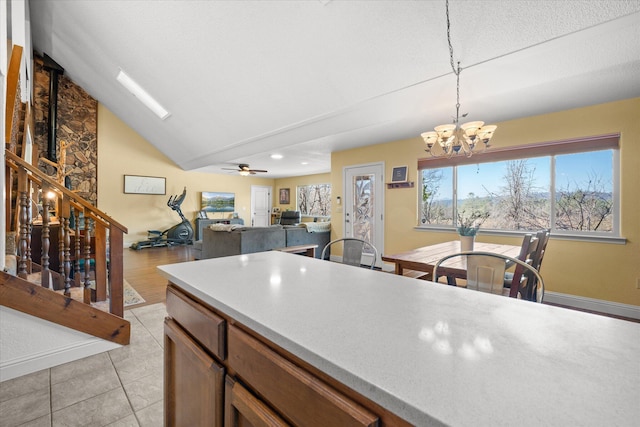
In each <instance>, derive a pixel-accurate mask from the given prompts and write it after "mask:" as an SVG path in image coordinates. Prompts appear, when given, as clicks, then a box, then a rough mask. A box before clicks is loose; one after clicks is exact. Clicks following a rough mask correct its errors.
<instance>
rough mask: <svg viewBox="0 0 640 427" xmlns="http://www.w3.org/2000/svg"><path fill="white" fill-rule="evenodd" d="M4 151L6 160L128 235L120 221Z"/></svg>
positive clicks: (17, 157) (12, 154)
mask: <svg viewBox="0 0 640 427" xmlns="http://www.w3.org/2000/svg"><path fill="white" fill-rule="evenodd" d="M4 151H5V158H6V159H7V160H11V161H12V162H14V163H15V164H16V165H17V166H19V167H22V168H24V169H26V170H28V171H29V172H31V173H32V174H33V175H35V177H36V178H38V179H39V180H40V181H41V182H46V183H47V184H49V186H50V187H52V188H53V189H55V190H56V191H58V192H60V193H62V194H63V195H65V196H67V197H68V198H69V199H70V200H73V201H74V202H76V203H77V204H79V205H80V206H82V207H83V208H84V209H86V210H88V211H89V212H90V213H91V214H92V215H93V216H94V217H95V218H96V219H99V220H101V221H103V223H105V224H109V225H110V226H112V227H116V228H118V229H119V230H120V231H122V232H123V233H125V234H126V233H128V230H127V227H125V226H124V225H122V224H120V223H119V222H118V221H116V220H114V219H113V218H111V217H110V216H108V215H107V214H105V213H104V212H102V211H101V210H99V209H98V208H96V207H95V206H93V205H92V204H91V203H89V202H88V201H86V200H85V199H83V198H82V197H79V196H78V195H77V194H76V193H74V192H73V191H71V190H69V189H68V188H66V187H65V186H64V185H61V184H59V183H58V182H56V181H55V180H54V179H53V178H50V177H48V176H47V175H45V174H44V173H43V172H42V171H41V170H40V169H38V168H37V167H35V166H33V165H31V164H29V163H27V162H25V161H24V160H22V159H21V158H20V157H19V156H17V155H16V154H14V153H12V152H11V151H9V150H7V149H5V150H4Z"/></svg>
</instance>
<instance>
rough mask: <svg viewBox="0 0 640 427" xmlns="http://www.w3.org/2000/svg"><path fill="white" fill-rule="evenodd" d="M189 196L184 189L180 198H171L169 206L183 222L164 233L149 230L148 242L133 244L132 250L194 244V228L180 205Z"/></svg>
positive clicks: (176, 196) (185, 188)
mask: <svg viewBox="0 0 640 427" xmlns="http://www.w3.org/2000/svg"><path fill="white" fill-rule="evenodd" d="M186 196H187V187H184V190H182V194H181V195H180V196H178V195H175V196H171V197H169V201H168V202H167V206H169V207H170V208H171V209H172V210H174V211H176V212H178V215H180V219H181V220H182V222H180V223H179V224H176V225H174V226H173V227H171V228H168V229H166V230H164V231H160V230H147V240H143V241H141V242H136V243H132V244H131V246H130V247H131V249H135V250H140V249H144V248H155V247H160V246H175V245H190V244H192V243H193V227H192V226H191V223H190V222H189V221H188V220H187V218H185V217H184V215H183V214H182V210H181V209H180V205H181V204H182V202H183V201H184V198H185V197H186Z"/></svg>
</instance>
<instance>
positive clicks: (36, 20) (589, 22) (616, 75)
mask: <svg viewBox="0 0 640 427" xmlns="http://www.w3.org/2000/svg"><path fill="white" fill-rule="evenodd" d="M29 5H30V15H31V21H30V23H31V30H32V35H33V45H34V49H35V50H36V51H37V52H39V53H46V54H47V55H49V56H50V57H52V58H53V59H54V60H55V61H56V62H57V63H59V64H60V65H61V66H63V67H64V68H65V74H66V75H67V76H68V77H69V78H71V79H72V80H73V81H75V82H76V83H78V84H79V85H80V86H82V87H83V88H84V89H85V90H86V91H87V92H89V93H90V94H91V95H92V96H93V97H95V98H96V99H97V100H98V101H99V102H101V103H102V104H104V105H105V106H106V107H107V108H108V109H109V110H111V111H112V112H113V113H114V114H115V115H117V116H118V117H119V118H120V119H121V120H123V121H124V122H125V123H127V124H128V125H129V126H130V127H131V128H133V129H134V130H135V131H137V132H138V133H139V134H140V135H142V136H143V137H144V138H146V139H147V140H148V141H149V142H150V143H151V144H153V145H154V146H155V147H156V148H158V149H159V150H160V151H161V152H162V153H164V154H165V155H166V156H167V157H168V158H170V159H171V160H172V161H174V162H175V163H176V164H177V165H178V166H180V167H181V168H183V169H185V170H199V171H207V172H215V173H232V172H229V171H226V170H222V169H221V168H223V167H233V166H237V164H239V163H248V164H250V165H251V167H252V168H257V169H267V170H269V173H268V174H265V176H269V177H284V176H295V175H306V174H313V173H322V172H328V171H329V169H330V153H331V152H332V151H339V150H344V149H349V148H353V147H358V146H364V145H371V144H377V143H382V142H388V141H394V140H398V139H404V138H412V137H419V135H420V133H421V132H424V131H426V130H431V129H432V128H433V126H435V125H438V124H442V123H450V122H451V118H452V115H454V114H455V96H456V93H455V75H454V74H453V72H452V70H451V65H450V62H449V48H448V45H447V36H446V34H447V33H446V16H445V1H444V0H442V1H402V0H389V1H385V0H377V1H339V0H334V1H331V0H308V1H189V0H186V1H156V0H136V1H126V0H114V1H110V0H102V1H78V0H56V1H40V0H31V1H30V3H29ZM450 18H451V40H452V43H453V49H454V55H455V60H456V61H460V62H461V66H462V67H463V71H462V74H461V76H460V77H461V88H460V90H461V93H460V97H461V104H462V107H461V112H468V113H469V115H468V117H467V118H468V119H469V120H484V121H486V122H487V123H492V122H497V121H504V120H509V119H514V118H518V117H525V116H530V115H535V114H540V113H545V112H553V111H559V110H564V109H568V108H575V107H580V106H585V105H592V104H597V103H602V102H608V101H613V100H618V99H624V98H631V97H637V96H640V78H638V76H640V1H638V0H629V1H622V0H620V1H596V0H580V1H571V0H565V1H562V2H561V1H534V0H532V1H524V0H522V1H521V0H503V1H490V0H482V1H475V0H469V1H461V0H451V2H450ZM120 69H122V70H124V71H125V72H126V73H127V74H128V75H129V76H131V77H132V78H133V79H134V80H136V81H137V82H138V83H140V84H141V85H142V87H143V88H144V89H146V90H147V91H148V92H149V93H150V94H151V95H152V96H153V97H154V98H155V99H156V100H158V101H159V102H160V103H161V104H162V105H163V106H164V107H165V108H166V109H167V110H168V111H169V112H170V116H169V117H168V118H167V119H165V120H160V119H159V118H158V117H157V116H155V115H154V114H153V113H152V112H151V111H150V110H148V109H146V107H144V106H143V105H142V104H141V103H140V102H139V101H138V100H137V99H136V98H134V97H133V96H132V95H131V94H130V93H129V92H128V91H127V90H126V89H125V88H124V87H122V86H121V85H120V84H119V83H118V82H117V81H116V75H117V74H118V72H119V70H120ZM498 132H499V129H498ZM273 153H280V154H282V155H283V156H284V158H283V159H281V160H273V159H271V158H270V155H271V154H273ZM303 163H306V164H303Z"/></svg>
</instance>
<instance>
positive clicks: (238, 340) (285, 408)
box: [228, 325, 378, 427]
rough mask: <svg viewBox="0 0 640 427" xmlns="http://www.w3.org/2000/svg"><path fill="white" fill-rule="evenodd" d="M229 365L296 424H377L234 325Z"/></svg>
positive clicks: (336, 393) (366, 412)
mask: <svg viewBox="0 0 640 427" xmlns="http://www.w3.org/2000/svg"><path fill="white" fill-rule="evenodd" d="M228 363H229V366H230V367H231V369H232V370H234V371H235V372H236V374H237V376H238V377H239V378H241V379H242V380H243V382H244V383H246V384H248V386H249V387H250V388H252V389H253V390H254V391H255V392H256V393H258V394H259V395H260V396H261V397H262V398H263V399H264V400H265V401H266V402H268V403H269V404H270V405H271V406H272V407H273V408H274V409H276V411H278V412H279V413H280V414H282V415H283V416H284V417H285V418H287V419H288V420H289V421H290V422H291V423H292V424H294V425H297V426H303V427H304V426H313V427H316V426H317V427H320V426H322V427H326V426H341V427H349V426H377V425H378V418H377V417H376V416H375V415H374V414H372V413H371V412H370V411H368V410H367V409H366V408H363V407H362V406H360V405H359V404H357V403H355V402H354V401H352V400H351V399H349V398H348V397H346V396H344V395H342V394H341V393H339V392H338V391H336V390H334V389H333V388H331V387H329V386H328V385H326V384H325V383H323V382H322V381H320V380H319V379H318V378H316V377H314V376H313V375H311V374H310V373H308V372H307V371H305V370H303V369H301V368H300V367H298V366H296V365H294V364H293V363H291V362H290V361H288V360H286V359H285V358H283V357H282V356H280V355H278V354H277V353H276V352H274V351H273V350H271V349H270V348H268V347H267V346H265V345H264V344H262V343H261V342H260V341H258V340H256V339H255V338H253V337H251V336H249V335H248V334H246V333H245V332H243V331H241V330H240V329H238V328H237V327H235V326H233V325H229V360H228Z"/></svg>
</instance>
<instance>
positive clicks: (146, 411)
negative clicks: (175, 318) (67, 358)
mask: <svg viewBox="0 0 640 427" xmlns="http://www.w3.org/2000/svg"><path fill="white" fill-rule="evenodd" d="M166 315H167V312H166V306H165V305H164V304H162V303H161V304H153V305H148V306H143V307H139V308H132V309H129V310H125V316H124V317H125V318H126V319H127V320H129V322H130V323H131V343H130V344H129V345H128V346H126V347H122V348H118V349H115V350H111V351H109V352H107V353H101V354H97V355H95V356H90V357H87V358H84V359H80V360H77V361H75V362H71V363H67V364H65V365H60V366H56V367H54V368H51V369H45V370H42V371H39V372H35V373H33V374H29V375H25V376H23V377H19V378H15V379H13V380H8V381H5V382H2V383H0V427H17V426H21V427H23V426H24V427H27V426H28V427H40V426H47V427H57V426H83V427H84V426H91V427H94V426H95V427H98V426H111V427H116V426H117V427H138V426H141V427H146V426H150V427H158V426H162V425H163V389H162V378H163V352H162V347H163V320H164V317H165V316H166Z"/></svg>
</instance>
